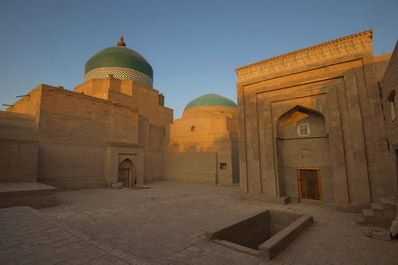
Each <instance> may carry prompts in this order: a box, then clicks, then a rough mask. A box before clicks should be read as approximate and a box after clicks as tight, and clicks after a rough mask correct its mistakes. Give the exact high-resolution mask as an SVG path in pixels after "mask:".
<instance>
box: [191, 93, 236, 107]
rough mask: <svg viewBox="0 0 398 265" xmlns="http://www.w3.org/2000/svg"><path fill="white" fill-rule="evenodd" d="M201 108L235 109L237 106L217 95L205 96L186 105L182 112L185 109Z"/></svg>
mask: <svg viewBox="0 0 398 265" xmlns="http://www.w3.org/2000/svg"><path fill="white" fill-rule="evenodd" d="M202 106H226V107H233V108H237V107H238V106H237V105H236V104H235V102H233V101H232V100H230V99H228V98H226V97H223V96H220V95H217V94H206V95H203V96H200V97H198V98H196V99H194V100H192V101H191V102H189V103H188V104H187V106H186V107H185V109H184V111H185V110H187V109H191V108H195V107H202Z"/></svg>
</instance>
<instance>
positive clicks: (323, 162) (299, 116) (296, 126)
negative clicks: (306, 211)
mask: <svg viewBox="0 0 398 265" xmlns="http://www.w3.org/2000/svg"><path fill="white" fill-rule="evenodd" d="M276 146H277V159H278V161H277V163H278V172H279V173H278V179H279V188H280V194H281V196H288V197H290V198H291V199H293V200H295V199H297V200H299V199H300V197H302V196H300V194H301V193H302V190H301V188H302V187H303V186H301V185H303V183H305V182H303V180H302V179H300V170H303V169H311V170H313V171H314V172H315V171H316V172H317V173H318V174H319V183H317V184H318V187H317V188H318V189H319V190H318V192H319V193H320V197H319V200H321V201H325V202H334V185H333V177H332V171H331V164H330V145H329V136H328V134H327V130H326V124H325V118H324V116H323V115H322V113H320V112H319V111H317V110H313V109H309V108H306V107H303V106H295V107H294V108H292V109H290V110H289V111H287V112H285V113H284V114H282V115H281V116H280V117H279V118H278V120H277V136H276ZM302 199H303V198H302Z"/></svg>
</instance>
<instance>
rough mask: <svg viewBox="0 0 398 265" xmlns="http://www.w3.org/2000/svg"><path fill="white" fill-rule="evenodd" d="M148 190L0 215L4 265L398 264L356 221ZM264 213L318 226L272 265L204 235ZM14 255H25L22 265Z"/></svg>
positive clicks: (219, 196) (393, 246)
mask: <svg viewBox="0 0 398 265" xmlns="http://www.w3.org/2000/svg"><path fill="white" fill-rule="evenodd" d="M150 186H151V188H150V189H142V190H136V189H121V190H115V189H93V190H79V191H64V192H58V193H57V201H58V204H59V205H58V206H56V207H50V208H44V209H40V210H39V213H38V214H35V212H34V211H35V210H31V211H27V210H26V209H24V208H10V209H5V210H7V211H5V210H0V264H3V263H4V260H5V258H8V261H10V260H11V261H13V262H14V263H4V264H29V262H33V263H31V264H34V262H36V264H53V263H57V262H59V264H148V263H150V264H195V265H196V264H229V265H232V264H239V265H242V264H248V265H249V264H379V265H382V264H398V240H393V241H381V240H376V239H371V238H367V237H365V236H363V230H364V228H363V227H361V226H358V225H357V224H356V223H355V214H350V213H342V212H338V211H334V210H331V209H328V208H325V207H323V206H322V205H319V204H309V203H305V204H304V203H293V204H287V205H277V204H268V203H264V202H253V201H242V200H240V199H239V188H238V187H212V186H205V185H200V184H192V183H177V182H167V181H158V182H152V183H150ZM263 209H264V210H265V209H274V210H281V211H289V212H292V213H305V214H309V215H312V216H313V217H314V223H313V225H312V226H310V227H309V228H308V229H306V230H305V231H304V232H303V233H302V234H301V235H300V236H299V237H298V238H296V239H295V240H294V241H293V242H292V243H291V244H290V245H289V246H288V247H287V248H286V249H285V250H284V251H283V252H281V253H280V254H279V255H278V256H276V257H275V258H274V259H272V260H271V261H265V260H262V259H260V258H258V257H255V256H251V255H248V254H244V253H240V252H237V251H235V250H232V249H228V248H225V247H223V246H220V245H217V244H214V243H211V242H207V241H205V239H204V232H205V231H209V230H214V229H216V228H219V227H222V226H224V225H226V224H229V223H231V221H238V220H241V219H243V218H245V217H249V216H250V215H252V214H253V213H255V212H258V211H259V210H263ZM7 216H8V217H7ZM16 223H17V224H16ZM18 224H19V226H18ZM18 227H19V228H18ZM21 227H23V229H21ZM57 236H58V238H57ZM37 237H39V239H40V240H38V239H37ZM40 237H41V238H40ZM54 237H55V238H56V239H58V240H53V239H54ZM15 238H16V239H18V240H16V239H15ZM32 242H33V243H32ZM38 242H40V244H39V243H38ZM54 242H55V243H54ZM56 242H59V243H56ZM32 244H33V245H32ZM46 244H47V245H46ZM48 245H50V246H48ZM49 249H50V250H49ZM15 250H18V251H20V252H19V253H23V255H22V254H20V255H19V259H15V255H16V254H15V253H18V252H17V251H15ZM22 250H23V251H25V252H21V251H22ZM35 252H36V253H35ZM48 252H50V253H52V254H48ZM13 253H14V254H13ZM13 255H14V256H13ZM46 255H47V256H48V257H47V258H46ZM13 257H14V259H13ZM57 257H58V259H57ZM2 259H3V260H2ZM2 261H3V263H2ZM41 261H46V262H47V263H42V262H41ZM79 262H80V263H79Z"/></svg>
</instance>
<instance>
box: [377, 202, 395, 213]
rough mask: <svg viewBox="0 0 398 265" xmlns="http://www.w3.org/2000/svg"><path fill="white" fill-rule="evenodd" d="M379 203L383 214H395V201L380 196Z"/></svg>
mask: <svg viewBox="0 0 398 265" xmlns="http://www.w3.org/2000/svg"><path fill="white" fill-rule="evenodd" d="M379 201H380V203H381V204H382V205H383V209H384V212H385V214H387V215H396V214H397V203H395V202H394V201H392V200H391V199H389V198H380V199H379Z"/></svg>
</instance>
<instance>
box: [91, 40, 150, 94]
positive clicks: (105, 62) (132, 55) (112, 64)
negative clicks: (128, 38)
mask: <svg viewBox="0 0 398 265" xmlns="http://www.w3.org/2000/svg"><path fill="white" fill-rule="evenodd" d="M109 75H113V77H115V78H118V79H121V80H134V81H136V82H138V83H141V84H143V85H146V86H149V87H152V86H153V69H152V66H151V65H150V64H149V63H148V61H147V60H145V58H144V57H143V56H142V55H141V54H139V53H138V52H136V51H134V50H132V49H130V48H127V47H126V43H125V42H124V39H123V36H121V37H120V41H119V42H118V43H117V46H113V47H109V48H106V49H103V50H101V51H99V52H97V53H96V54H94V55H93V56H92V57H91V58H90V59H89V60H88V61H87V63H86V65H85V69H84V81H87V80H90V79H93V78H106V77H108V76H109Z"/></svg>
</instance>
